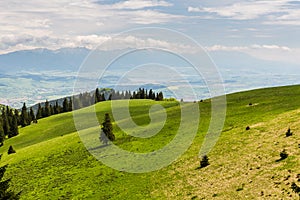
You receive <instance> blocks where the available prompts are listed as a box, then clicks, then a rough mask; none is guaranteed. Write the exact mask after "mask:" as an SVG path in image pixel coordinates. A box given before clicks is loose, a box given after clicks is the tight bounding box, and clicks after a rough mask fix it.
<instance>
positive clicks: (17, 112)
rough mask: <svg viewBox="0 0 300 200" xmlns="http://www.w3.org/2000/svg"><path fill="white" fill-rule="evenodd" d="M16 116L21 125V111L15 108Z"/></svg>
mask: <svg viewBox="0 0 300 200" xmlns="http://www.w3.org/2000/svg"><path fill="white" fill-rule="evenodd" d="M15 117H16V119H17V122H18V125H21V120H20V115H19V111H18V110H15Z"/></svg>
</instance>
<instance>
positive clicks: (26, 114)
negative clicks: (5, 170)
mask: <svg viewBox="0 0 300 200" xmlns="http://www.w3.org/2000/svg"><path fill="white" fill-rule="evenodd" d="M120 99H152V100H156V101H162V100H163V99H164V96H163V93H162V92H158V93H155V92H154V91H153V90H152V89H150V90H149V91H148V90H147V89H145V88H139V89H138V90H137V91H134V92H131V91H122V92H120V91H115V90H113V89H99V88H97V89H96V90H95V91H93V92H85V93H80V94H78V95H74V96H71V97H65V98H64V99H63V100H60V101H59V100H55V101H51V102H49V101H48V100H46V102H44V103H43V105H42V104H41V103H39V104H38V107H37V110H36V112H34V109H33V107H30V108H29V109H28V108H27V107H26V104H25V103H24V104H23V106H22V108H21V109H20V111H19V110H17V109H13V108H10V107H8V106H6V107H3V108H2V109H1V110H0V112H1V116H0V146H2V145H3V142H4V140H5V138H11V137H14V136H17V135H18V134H19V130H18V128H19V127H20V126H21V127H26V126H28V125H30V124H31V123H37V122H38V120H39V119H42V118H45V117H49V116H51V115H56V114H60V113H65V112H70V111H73V110H77V109H80V108H84V107H88V106H91V105H93V104H96V103H98V102H102V101H108V100H120Z"/></svg>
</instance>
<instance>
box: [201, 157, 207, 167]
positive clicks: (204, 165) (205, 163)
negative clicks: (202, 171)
mask: <svg viewBox="0 0 300 200" xmlns="http://www.w3.org/2000/svg"><path fill="white" fill-rule="evenodd" d="M208 165H209V162H208V156H207V155H204V156H202V159H201V161H200V168H203V167H206V166H208Z"/></svg>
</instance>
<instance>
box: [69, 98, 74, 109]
mask: <svg viewBox="0 0 300 200" xmlns="http://www.w3.org/2000/svg"><path fill="white" fill-rule="evenodd" d="M72 110H73V102H72V98H70V100H69V103H68V111H69V112H71V111H72Z"/></svg>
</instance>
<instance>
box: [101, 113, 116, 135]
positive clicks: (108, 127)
mask: <svg viewBox="0 0 300 200" xmlns="http://www.w3.org/2000/svg"><path fill="white" fill-rule="evenodd" d="M102 131H103V133H104V134H105V135H106V137H107V138H108V139H109V140H110V141H114V140H115V135H114V134H113V127H112V123H111V120H110V116H109V114H108V113H106V114H105V116H104V122H103V123H102Z"/></svg>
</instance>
